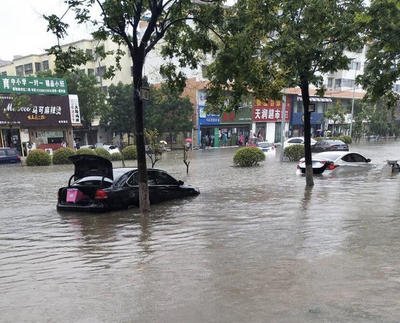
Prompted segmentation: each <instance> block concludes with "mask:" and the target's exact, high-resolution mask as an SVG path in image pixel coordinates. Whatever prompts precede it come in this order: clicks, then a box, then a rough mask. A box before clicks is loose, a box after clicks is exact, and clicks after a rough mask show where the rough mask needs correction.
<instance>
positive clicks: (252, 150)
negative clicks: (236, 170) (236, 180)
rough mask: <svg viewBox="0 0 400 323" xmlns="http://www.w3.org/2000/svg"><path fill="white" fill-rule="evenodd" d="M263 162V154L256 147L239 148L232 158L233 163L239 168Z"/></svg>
mask: <svg viewBox="0 0 400 323" xmlns="http://www.w3.org/2000/svg"><path fill="white" fill-rule="evenodd" d="M264 160H265V155H264V153H263V152H262V151H261V150H260V149H258V148H257V147H243V148H239V149H238V150H237V151H236V153H235V155H234V156H233V163H234V164H235V165H236V166H239V167H252V166H256V165H258V163H259V162H261V161H264Z"/></svg>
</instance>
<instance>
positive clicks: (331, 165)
mask: <svg viewBox="0 0 400 323" xmlns="http://www.w3.org/2000/svg"><path fill="white" fill-rule="evenodd" d="M336 167H337V165H335V164H334V163H329V164H328V167H326V169H328V170H334V169H335V168H336Z"/></svg>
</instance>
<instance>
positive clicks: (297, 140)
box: [283, 137, 317, 148]
mask: <svg viewBox="0 0 400 323" xmlns="http://www.w3.org/2000/svg"><path fill="white" fill-rule="evenodd" d="M316 143H317V141H316V140H315V139H312V138H311V146H313V145H315V144H316ZM292 145H304V137H292V138H289V139H287V140H286V141H285V142H284V143H283V148H286V147H289V146H292Z"/></svg>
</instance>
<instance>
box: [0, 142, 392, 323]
mask: <svg viewBox="0 0 400 323" xmlns="http://www.w3.org/2000/svg"><path fill="white" fill-rule="evenodd" d="M352 150H358V151H360V152H362V153H365V155H366V156H367V157H370V158H371V159H372V162H373V163H375V164H376V165H375V167H374V168H373V169H372V170H370V171H369V172H364V173H358V174H354V175H351V176H349V175H346V176H337V177H330V178H323V177H317V178H315V187H314V188H313V189H312V190H311V191H306V190H305V189H304V187H305V180H304V178H303V177H298V176H296V175H295V164H293V163H281V162H279V159H278V158H274V157H271V158H267V160H266V161H265V162H264V163H263V164H262V166H260V167H257V168H250V169H240V168H234V167H231V166H232V156H233V153H234V150H233V149H220V150H210V151H196V152H194V153H193V158H192V162H191V165H190V173H189V175H186V171H185V165H184V164H183V162H182V159H181V156H180V154H179V155H178V154H176V153H174V152H172V153H168V155H167V156H165V158H164V160H163V161H162V162H160V163H159V164H157V166H158V167H160V168H163V169H166V170H167V171H169V172H170V173H172V174H174V175H175V176H176V177H178V178H181V179H183V180H185V182H188V183H191V184H194V185H196V186H198V187H200V189H201V195H200V196H199V197H197V198H195V199H192V200H186V201H174V202H170V203H166V204H162V205H158V206H153V208H152V212H151V214H150V216H149V217H148V218H142V217H141V216H140V215H139V214H138V212H137V210H135V209H131V210H128V211H123V212H113V213H108V214H101V215H85V214H81V213H76V214H75V213H58V212H57V211H56V209H55V203H56V193H57V188H58V187H60V186H62V185H65V183H66V181H67V179H68V178H69V176H70V174H71V171H72V168H71V167H70V166H62V167H60V166H57V167H56V166H52V167H44V168H29V167H0V178H1V182H2V185H1V187H0V198H1V202H0V203H1V209H0V288H1V296H0V321H1V322H322V321H324V322H378V321H379V322H398V321H399V320H400V301H399V297H398V295H399V293H400V212H399V209H400V175H397V176H391V175H389V174H388V173H387V172H386V169H385V167H384V163H385V160H386V159H388V158H393V159H394V158H399V159H400V142H390V143H385V144H381V143H376V144H368V145H365V144H364V145H359V146H357V145H352Z"/></svg>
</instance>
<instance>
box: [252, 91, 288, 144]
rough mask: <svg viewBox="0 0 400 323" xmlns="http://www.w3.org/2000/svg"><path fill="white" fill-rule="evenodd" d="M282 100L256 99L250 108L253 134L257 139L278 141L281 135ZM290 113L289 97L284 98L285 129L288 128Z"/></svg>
mask: <svg viewBox="0 0 400 323" xmlns="http://www.w3.org/2000/svg"><path fill="white" fill-rule="evenodd" d="M282 114H283V101H281V100H268V101H261V100H258V99H256V100H255V102H254V106H253V109H252V121H253V131H254V134H255V135H256V136H257V138H259V140H265V141H268V142H280V141H281V137H282ZM290 115H291V99H290V97H287V98H286V106H285V131H288V130H289V121H290Z"/></svg>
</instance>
